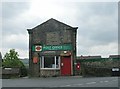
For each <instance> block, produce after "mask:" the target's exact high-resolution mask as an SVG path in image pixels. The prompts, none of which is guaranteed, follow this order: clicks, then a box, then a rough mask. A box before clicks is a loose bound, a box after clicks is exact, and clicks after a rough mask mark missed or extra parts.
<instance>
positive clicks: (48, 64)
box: [44, 56, 55, 68]
mask: <svg viewBox="0 0 120 89" xmlns="http://www.w3.org/2000/svg"><path fill="white" fill-rule="evenodd" d="M44 68H55V60H54V57H49V56H46V57H44Z"/></svg>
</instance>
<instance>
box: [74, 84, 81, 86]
mask: <svg viewBox="0 0 120 89" xmlns="http://www.w3.org/2000/svg"><path fill="white" fill-rule="evenodd" d="M74 85H77V86H81V85H83V84H74Z"/></svg>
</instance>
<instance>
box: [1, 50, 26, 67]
mask: <svg viewBox="0 0 120 89" xmlns="http://www.w3.org/2000/svg"><path fill="white" fill-rule="evenodd" d="M18 56H19V55H18V52H16V51H15V49H11V50H10V51H9V53H6V54H5V56H4V58H3V63H2V66H3V67H19V68H21V67H25V66H24V64H23V63H22V62H21V61H20V60H19V58H18Z"/></svg>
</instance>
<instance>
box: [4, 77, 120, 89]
mask: <svg viewBox="0 0 120 89" xmlns="http://www.w3.org/2000/svg"><path fill="white" fill-rule="evenodd" d="M118 80H119V79H118V77H82V76H67V77H66V76H65V77H47V78H28V77H24V78H19V79H2V87H118V85H119V84H118V83H119V82H118Z"/></svg>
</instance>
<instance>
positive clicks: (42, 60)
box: [40, 56, 60, 70]
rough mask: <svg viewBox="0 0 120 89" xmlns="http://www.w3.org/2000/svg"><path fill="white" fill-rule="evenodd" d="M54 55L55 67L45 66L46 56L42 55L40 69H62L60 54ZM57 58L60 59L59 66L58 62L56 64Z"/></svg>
mask: <svg viewBox="0 0 120 89" xmlns="http://www.w3.org/2000/svg"><path fill="white" fill-rule="evenodd" d="M53 57H54V63H55V68H52V67H51V68H45V66H44V65H45V64H44V62H45V61H44V60H45V56H41V57H40V60H41V61H40V69H49V70H50V69H60V56H53ZM57 57H58V59H57ZM57 60H58V68H57V67H56V66H57V64H56V63H57Z"/></svg>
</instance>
